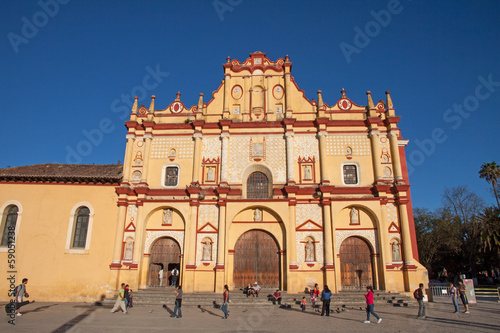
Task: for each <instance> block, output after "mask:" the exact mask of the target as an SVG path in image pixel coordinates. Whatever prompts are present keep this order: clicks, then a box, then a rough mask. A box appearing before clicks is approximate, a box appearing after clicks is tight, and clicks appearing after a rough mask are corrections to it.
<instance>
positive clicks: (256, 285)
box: [253, 281, 262, 297]
mask: <svg viewBox="0 0 500 333" xmlns="http://www.w3.org/2000/svg"><path fill="white" fill-rule="evenodd" d="M260 289H262V288H261V287H260V286H259V285H258V284H257V281H255V282H254V284H253V291H254V295H255V296H257V297H259V293H260Z"/></svg>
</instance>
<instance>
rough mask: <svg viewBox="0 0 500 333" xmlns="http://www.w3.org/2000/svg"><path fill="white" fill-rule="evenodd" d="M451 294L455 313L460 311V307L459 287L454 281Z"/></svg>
mask: <svg viewBox="0 0 500 333" xmlns="http://www.w3.org/2000/svg"><path fill="white" fill-rule="evenodd" d="M450 295H451V302H452V303H453V306H454V307H455V311H453V313H460V308H459V307H458V289H457V286H456V285H455V284H454V283H452V284H451V288H450Z"/></svg>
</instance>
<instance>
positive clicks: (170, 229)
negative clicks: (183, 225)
mask: <svg viewBox="0 0 500 333" xmlns="http://www.w3.org/2000/svg"><path fill="white" fill-rule="evenodd" d="M146 231H185V230H184V229H167V228H165V229H146Z"/></svg>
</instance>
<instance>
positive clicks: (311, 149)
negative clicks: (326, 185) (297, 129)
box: [293, 135, 319, 161]
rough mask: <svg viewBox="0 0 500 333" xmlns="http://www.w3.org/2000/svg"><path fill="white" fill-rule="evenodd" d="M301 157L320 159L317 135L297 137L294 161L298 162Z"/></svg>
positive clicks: (295, 138)
mask: <svg viewBox="0 0 500 333" xmlns="http://www.w3.org/2000/svg"><path fill="white" fill-rule="evenodd" d="M299 157H305V158H309V157H311V158H312V157H315V158H316V159H319V144H318V139H316V136H315V135H295V137H294V157H293V159H294V161H296V160H298V159H299Z"/></svg>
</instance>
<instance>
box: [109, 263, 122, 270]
mask: <svg viewBox="0 0 500 333" xmlns="http://www.w3.org/2000/svg"><path fill="white" fill-rule="evenodd" d="M121 267H122V264H118V263H112V264H110V265H109V269H120V268H121Z"/></svg>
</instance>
